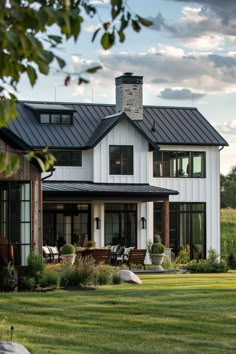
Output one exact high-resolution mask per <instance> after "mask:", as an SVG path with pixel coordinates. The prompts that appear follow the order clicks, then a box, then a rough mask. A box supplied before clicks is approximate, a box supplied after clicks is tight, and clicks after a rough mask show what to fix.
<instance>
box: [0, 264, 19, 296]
mask: <svg viewBox="0 0 236 354" xmlns="http://www.w3.org/2000/svg"><path fill="white" fill-rule="evenodd" d="M15 288H16V272H15V268H14V266H13V265H11V263H8V265H7V266H6V267H3V268H2V269H1V271H0V291H5V292H9V291H14V290H15Z"/></svg>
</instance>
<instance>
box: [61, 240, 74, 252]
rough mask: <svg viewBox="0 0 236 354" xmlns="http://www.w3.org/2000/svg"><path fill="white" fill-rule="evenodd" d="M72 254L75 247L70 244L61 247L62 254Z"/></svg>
mask: <svg viewBox="0 0 236 354" xmlns="http://www.w3.org/2000/svg"><path fill="white" fill-rule="evenodd" d="M74 253H75V247H74V246H73V245H72V244H70V243H66V244H65V245H64V246H63V247H62V254H74Z"/></svg>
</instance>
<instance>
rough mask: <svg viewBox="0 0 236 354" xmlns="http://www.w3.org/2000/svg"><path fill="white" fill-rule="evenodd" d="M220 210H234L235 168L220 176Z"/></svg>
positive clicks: (235, 197)
mask: <svg viewBox="0 0 236 354" xmlns="http://www.w3.org/2000/svg"><path fill="white" fill-rule="evenodd" d="M220 183H221V208H236V166H233V167H232V168H231V170H230V172H229V173H228V174H227V175H225V176H224V175H221V176H220Z"/></svg>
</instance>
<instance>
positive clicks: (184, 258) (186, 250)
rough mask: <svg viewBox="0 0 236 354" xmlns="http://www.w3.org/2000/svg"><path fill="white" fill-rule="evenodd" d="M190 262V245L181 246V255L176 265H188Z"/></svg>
mask: <svg viewBox="0 0 236 354" xmlns="http://www.w3.org/2000/svg"><path fill="white" fill-rule="evenodd" d="M189 261H190V247H189V245H186V246H181V248H180V251H179V255H178V257H176V259H175V263H176V264H187V263H188V262H189Z"/></svg>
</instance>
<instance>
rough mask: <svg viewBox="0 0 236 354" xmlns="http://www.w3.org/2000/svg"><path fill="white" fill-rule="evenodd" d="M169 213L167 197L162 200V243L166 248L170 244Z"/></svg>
mask: <svg viewBox="0 0 236 354" xmlns="http://www.w3.org/2000/svg"><path fill="white" fill-rule="evenodd" d="M169 214H170V209H169V199H167V200H164V202H163V243H164V245H165V247H167V248H168V247H169V245H170V229H169Z"/></svg>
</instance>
